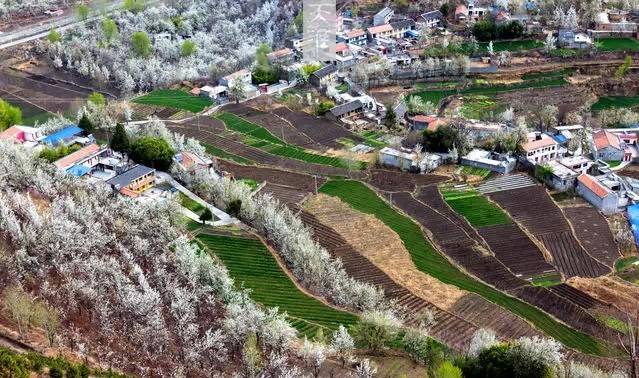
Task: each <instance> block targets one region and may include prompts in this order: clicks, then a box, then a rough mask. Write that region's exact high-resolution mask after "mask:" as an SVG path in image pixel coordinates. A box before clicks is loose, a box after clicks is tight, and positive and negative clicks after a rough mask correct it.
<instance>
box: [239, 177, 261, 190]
mask: <svg viewBox="0 0 639 378" xmlns="http://www.w3.org/2000/svg"><path fill="white" fill-rule="evenodd" d="M237 181H238V182H241V183H242V184H244V185H246V186H248V187H249V188H251V190H252V191H253V190H255V189H257V187H258V186H260V184H259V183H258V182H257V181H255V180H253V179H241V180H237Z"/></svg>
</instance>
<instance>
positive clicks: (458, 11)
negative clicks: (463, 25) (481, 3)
mask: <svg viewBox="0 0 639 378" xmlns="http://www.w3.org/2000/svg"><path fill="white" fill-rule="evenodd" d="M467 19H468V8H466V6H465V5H462V4H460V5H458V6H457V8H455V20H456V21H459V22H464V21H466V20H467Z"/></svg>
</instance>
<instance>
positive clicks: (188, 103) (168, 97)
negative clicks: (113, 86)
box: [133, 89, 213, 113]
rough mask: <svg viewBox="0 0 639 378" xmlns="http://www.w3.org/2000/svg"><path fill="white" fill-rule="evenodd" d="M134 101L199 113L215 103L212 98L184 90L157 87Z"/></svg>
mask: <svg viewBox="0 0 639 378" xmlns="http://www.w3.org/2000/svg"><path fill="white" fill-rule="evenodd" d="M133 102H135V103H138V104H145V105H157V106H164V107H167V108H173V109H180V110H188V111H189V112H193V113H199V112H201V111H202V110H204V109H205V108H207V107H209V106H211V105H213V102H212V101H211V100H210V99H207V98H204V97H200V96H193V95H191V94H189V93H186V92H184V91H178V90H172V89H157V90H154V91H153V92H151V93H148V94H146V95H144V96H141V97H138V98H136V99H134V100H133Z"/></svg>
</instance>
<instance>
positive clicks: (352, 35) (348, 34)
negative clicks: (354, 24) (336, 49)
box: [346, 29, 365, 38]
mask: <svg viewBox="0 0 639 378" xmlns="http://www.w3.org/2000/svg"><path fill="white" fill-rule="evenodd" d="M364 34H365V33H364V30H362V29H353V30H349V31H348V32H346V37H348V38H355V37H361V36H363V35H364Z"/></svg>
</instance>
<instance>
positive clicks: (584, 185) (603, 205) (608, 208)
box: [576, 173, 627, 214]
mask: <svg viewBox="0 0 639 378" xmlns="http://www.w3.org/2000/svg"><path fill="white" fill-rule="evenodd" d="M576 189H577V193H579V195H581V196H582V197H583V198H584V199H585V200H586V201H588V202H589V203H590V204H592V205H593V206H594V207H596V208H597V209H599V210H600V211H601V212H602V213H604V214H614V213H617V212H619V211H621V210H622V209H623V208H624V207H625V205H627V201H625V198H624V200H622V199H621V198H620V197H619V195H618V194H617V193H615V192H614V191H613V190H612V189H611V188H609V187H608V186H607V185H604V183H602V182H601V180H600V179H599V178H598V177H594V176H591V175H589V174H586V173H582V174H581V175H579V177H578V178H577V187H576Z"/></svg>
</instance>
